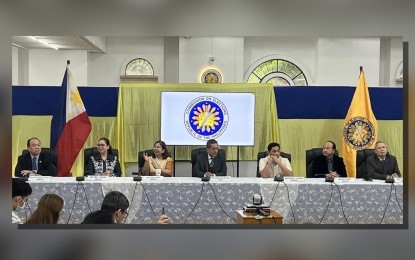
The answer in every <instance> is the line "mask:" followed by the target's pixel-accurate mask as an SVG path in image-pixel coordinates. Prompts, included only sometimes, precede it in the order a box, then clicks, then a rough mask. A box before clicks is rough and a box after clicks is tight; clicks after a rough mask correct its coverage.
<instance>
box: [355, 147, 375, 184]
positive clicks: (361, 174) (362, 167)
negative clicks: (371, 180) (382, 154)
mask: <svg viewBox="0 0 415 260" xmlns="http://www.w3.org/2000/svg"><path fill="white" fill-rule="evenodd" d="M374 154H375V150H374V149H364V150H359V151H357V153H356V178H366V176H367V170H366V159H367V158H368V157H370V156H372V155H374Z"/></svg>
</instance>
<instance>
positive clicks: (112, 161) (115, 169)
mask: <svg viewBox="0 0 415 260" xmlns="http://www.w3.org/2000/svg"><path fill="white" fill-rule="evenodd" d="M104 163H105V169H106V170H110V171H111V172H112V173H113V174H114V175H115V176H117V177H120V176H121V173H122V172H121V167H120V162H119V160H118V158H117V156H115V155H113V154H110V153H109V154H107V159H106V160H105V161H104V160H102V159H101V154H99V153H98V154H94V155H93V156H91V157H90V158H89V160H88V165H87V171H86V172H84V175H95V174H96V173H102V172H103V168H104Z"/></svg>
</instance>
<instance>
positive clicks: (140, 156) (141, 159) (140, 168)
mask: <svg viewBox="0 0 415 260" xmlns="http://www.w3.org/2000/svg"><path fill="white" fill-rule="evenodd" d="M145 153H146V154H147V156H153V149H149V150H145V151H139V152H138V173H139V174H142V171H143V166H144V163H145V161H144V154H145ZM167 156H168V157H170V158H171V153H170V152H167Z"/></svg>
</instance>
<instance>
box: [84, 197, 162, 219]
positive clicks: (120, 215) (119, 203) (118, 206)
mask: <svg viewBox="0 0 415 260" xmlns="http://www.w3.org/2000/svg"><path fill="white" fill-rule="evenodd" d="M129 206H130V203H129V202H128V199H127V197H126V196H125V195H124V194H123V193H121V192H119V191H111V192H108V193H107V195H105V197H104V200H103V201H102V204H101V211H110V212H113V215H112V216H113V221H114V223H115V224H122V223H124V221H125V219H126V218H127V217H128V211H127V209H128V207H129ZM168 221H169V218H168V217H167V216H166V215H161V216H160V217H159V218H158V219H157V223H158V224H168ZM90 224H91V223H90Z"/></svg>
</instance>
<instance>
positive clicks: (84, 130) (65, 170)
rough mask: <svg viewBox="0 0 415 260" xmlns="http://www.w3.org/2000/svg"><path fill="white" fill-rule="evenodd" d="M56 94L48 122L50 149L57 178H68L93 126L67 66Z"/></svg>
mask: <svg viewBox="0 0 415 260" xmlns="http://www.w3.org/2000/svg"><path fill="white" fill-rule="evenodd" d="M59 93H60V94H59V96H58V97H57V107H56V111H55V113H54V114H53V117H52V122H51V135H50V145H51V147H54V148H55V149H56V151H57V153H58V176H71V168H72V165H73V163H74V161H75V159H76V157H77V156H78V154H79V152H80V151H81V149H82V147H83V145H84V143H85V141H86V139H87V138H88V135H89V133H90V132H91V127H92V125H91V122H90V121H89V118H88V114H87V113H86V110H85V106H84V103H83V102H82V99H81V96H80V94H79V91H78V87H77V86H76V84H75V82H74V78H73V76H72V73H71V71H70V70H69V66H67V67H66V71H65V75H64V77H63V81H62V86H61V91H60V92H59Z"/></svg>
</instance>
